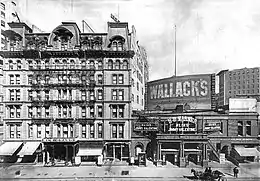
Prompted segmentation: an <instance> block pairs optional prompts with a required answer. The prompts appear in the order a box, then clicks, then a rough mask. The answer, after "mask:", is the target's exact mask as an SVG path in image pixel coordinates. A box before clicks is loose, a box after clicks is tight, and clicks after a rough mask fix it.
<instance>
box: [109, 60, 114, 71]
mask: <svg viewBox="0 0 260 181" xmlns="http://www.w3.org/2000/svg"><path fill="white" fill-rule="evenodd" d="M108 69H113V61H112V60H108Z"/></svg>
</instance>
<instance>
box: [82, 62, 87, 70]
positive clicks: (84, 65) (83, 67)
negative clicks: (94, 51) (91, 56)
mask: <svg viewBox="0 0 260 181" xmlns="http://www.w3.org/2000/svg"><path fill="white" fill-rule="evenodd" d="M86 67H87V66H86V60H81V68H82V69H86Z"/></svg>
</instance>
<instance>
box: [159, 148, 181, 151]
mask: <svg viewBox="0 0 260 181" xmlns="http://www.w3.org/2000/svg"><path fill="white" fill-rule="evenodd" d="M161 151H165V152H178V151H179V150H177V149H167V148H162V149H161Z"/></svg>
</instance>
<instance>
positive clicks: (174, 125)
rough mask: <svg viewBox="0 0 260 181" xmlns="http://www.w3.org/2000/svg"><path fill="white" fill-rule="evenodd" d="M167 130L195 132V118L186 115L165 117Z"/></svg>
mask: <svg viewBox="0 0 260 181" xmlns="http://www.w3.org/2000/svg"><path fill="white" fill-rule="evenodd" d="M167 121H168V123H169V130H168V131H173V132H196V131H197V126H196V125H197V119H195V118H193V117H188V116H178V117H171V118H168V119H167Z"/></svg>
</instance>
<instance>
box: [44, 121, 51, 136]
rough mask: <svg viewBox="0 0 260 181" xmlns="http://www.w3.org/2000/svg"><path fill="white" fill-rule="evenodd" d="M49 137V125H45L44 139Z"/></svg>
mask: <svg viewBox="0 0 260 181" xmlns="http://www.w3.org/2000/svg"><path fill="white" fill-rule="evenodd" d="M49 137H50V125H49V124H47V125H45V138H49Z"/></svg>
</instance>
